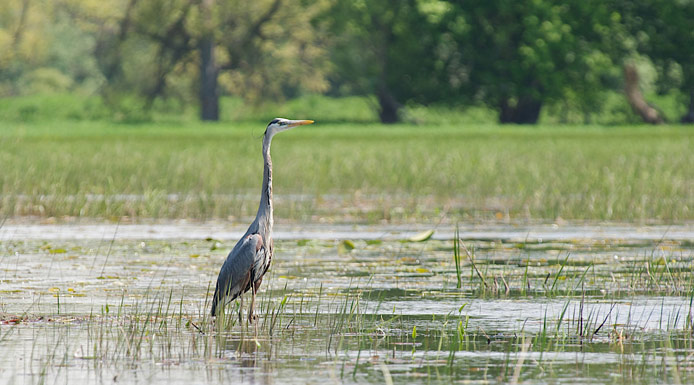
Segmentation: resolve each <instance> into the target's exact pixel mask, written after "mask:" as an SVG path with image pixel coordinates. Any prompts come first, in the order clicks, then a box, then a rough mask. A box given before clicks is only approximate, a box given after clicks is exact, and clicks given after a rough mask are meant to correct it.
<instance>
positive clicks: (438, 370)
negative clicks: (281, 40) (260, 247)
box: [0, 224, 694, 384]
mask: <svg viewBox="0 0 694 385" xmlns="http://www.w3.org/2000/svg"><path fill="white" fill-rule="evenodd" d="M419 230H423V229H421V228H416V227H350V226H322V227H318V226H303V227H300V226H286V227H282V226H279V229H278V234H277V236H276V241H275V242H276V243H275V248H276V255H275V258H274V259H273V267H272V269H271V272H270V273H269V276H267V277H266V278H265V280H264V282H263V288H262V289H261V293H260V297H259V303H258V312H259V314H260V318H259V320H258V322H257V324H256V325H248V324H246V322H242V323H241V324H239V323H237V321H236V318H237V317H236V309H237V308H236V306H237V303H233V304H230V305H229V306H230V309H229V310H230V313H231V314H232V316H230V317H229V318H228V319H224V320H217V321H216V324H214V325H213V324H212V322H211V320H210V319H209V317H207V312H208V308H209V304H208V303H209V296H210V294H211V292H212V290H213V285H214V281H213V280H214V279H215V278H216V274H217V272H218V270H219V267H220V266H221V264H222V262H223V260H224V258H225V256H226V253H227V252H228V251H229V250H230V249H231V247H233V244H234V242H235V238H236V237H237V236H238V235H240V234H239V232H242V231H243V229H240V228H233V227H231V228H229V227H227V226H224V225H194V224H164V225H144V226H143V225H100V226H90V225H72V226H65V225H17V224H15V225H6V226H3V227H2V228H0V258H1V261H2V263H1V264H0V312H1V313H0V316H1V317H0V318H1V319H2V324H0V378H2V379H3V381H2V382H3V383H36V382H47V383H70V384H72V383H112V382H114V381H115V382H126V383H191V382H195V383H221V382H232V381H241V382H246V383H317V384H318V383H320V384H323V383H326V382H327V383H330V382H337V383H343V382H347V383H383V382H386V383H387V382H389V381H391V380H392V381H393V382H394V383H432V382H434V383H439V382H441V383H450V382H455V381H458V382H473V383H476V382H487V383H489V382H491V383H508V382H514V381H516V382H531V383H563V382H572V383H573V382H581V383H606V382H610V383H614V382H617V383H620V382H621V383H633V382H643V383H652V382H663V383H676V382H680V383H687V382H689V381H690V380H692V379H693V376H692V373H693V372H692V371H693V370H694V358H693V357H694V348H693V347H692V344H693V339H692V328H691V323H692V319H691V312H692V309H691V298H692V288H693V287H694V275H693V274H692V260H693V259H694V244H693V243H692V242H691V240H692V239H694V237H691V236H690V235H691V232H692V230H691V228H688V227H670V228H630V227H589V226H574V227H556V226H537V227H504V226H488V227H484V228H481V227H468V228H461V230H460V236H461V238H462V239H463V243H464V244H465V246H466V248H467V249H468V250H469V252H470V255H471V256H474V258H471V257H469V256H468V255H467V254H465V253H462V256H461V262H460V274H459V275H458V273H456V266H455V262H454V258H453V243H452V241H451V238H452V235H453V229H450V228H448V229H446V228H441V229H438V230H437V232H435V233H434V236H433V237H432V239H430V240H428V241H426V242H408V241H407V239H409V238H410V237H412V236H413V235H414V234H416V233H417V232H418V231H419ZM345 240H349V242H346V241H345ZM459 276H460V285H459V286H460V287H457V286H458V283H459V281H458V277H459ZM245 305H246V306H247V305H248V301H246V303H245ZM225 323H231V325H229V326H226V327H225V326H224V325H223V324H225Z"/></svg>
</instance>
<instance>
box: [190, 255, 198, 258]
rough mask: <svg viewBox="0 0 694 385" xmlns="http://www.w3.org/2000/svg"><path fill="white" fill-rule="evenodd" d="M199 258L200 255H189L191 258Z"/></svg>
mask: <svg viewBox="0 0 694 385" xmlns="http://www.w3.org/2000/svg"><path fill="white" fill-rule="evenodd" d="M199 256H200V254H191V255H190V257H191V258H197V257H199Z"/></svg>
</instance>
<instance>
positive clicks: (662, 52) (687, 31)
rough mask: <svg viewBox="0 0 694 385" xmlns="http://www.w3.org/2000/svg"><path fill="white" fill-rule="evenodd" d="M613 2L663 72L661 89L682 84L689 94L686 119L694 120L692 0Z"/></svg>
mask: <svg viewBox="0 0 694 385" xmlns="http://www.w3.org/2000/svg"><path fill="white" fill-rule="evenodd" d="M612 6H613V7H614V8H615V10H616V11H618V12H620V13H621V14H622V16H623V22H624V24H625V25H626V27H627V29H628V30H629V32H630V33H631V34H632V36H634V38H635V40H636V49H637V50H638V51H639V52H640V53H642V54H644V55H647V56H648V57H649V58H650V59H651V60H652V61H653V63H654V64H655V65H656V68H657V69H658V72H659V74H660V76H659V79H658V82H659V86H660V88H661V90H664V89H668V88H672V87H674V88H678V89H679V90H680V91H681V92H682V94H683V95H688V98H689V103H688V108H687V112H686V113H685V115H684V116H682V119H681V121H682V122H683V123H694V34H692V33H691V31H692V25H691V23H692V17H693V16H694V1H692V0H677V1H673V0H629V1H626V0H613V1H612Z"/></svg>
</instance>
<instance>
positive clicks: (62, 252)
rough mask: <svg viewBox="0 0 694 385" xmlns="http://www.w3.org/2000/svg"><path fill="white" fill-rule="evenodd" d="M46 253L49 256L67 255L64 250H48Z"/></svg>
mask: <svg viewBox="0 0 694 385" xmlns="http://www.w3.org/2000/svg"><path fill="white" fill-rule="evenodd" d="M48 252H49V253H51V254H65V253H67V250H65V249H50V250H48Z"/></svg>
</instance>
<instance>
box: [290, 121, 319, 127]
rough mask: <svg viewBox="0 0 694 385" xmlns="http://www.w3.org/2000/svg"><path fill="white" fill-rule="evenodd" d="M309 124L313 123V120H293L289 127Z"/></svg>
mask: <svg viewBox="0 0 694 385" xmlns="http://www.w3.org/2000/svg"><path fill="white" fill-rule="evenodd" d="M307 124H313V120H292V122H291V123H290V124H289V126H288V127H287V128H292V127H296V126H304V125H307Z"/></svg>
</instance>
